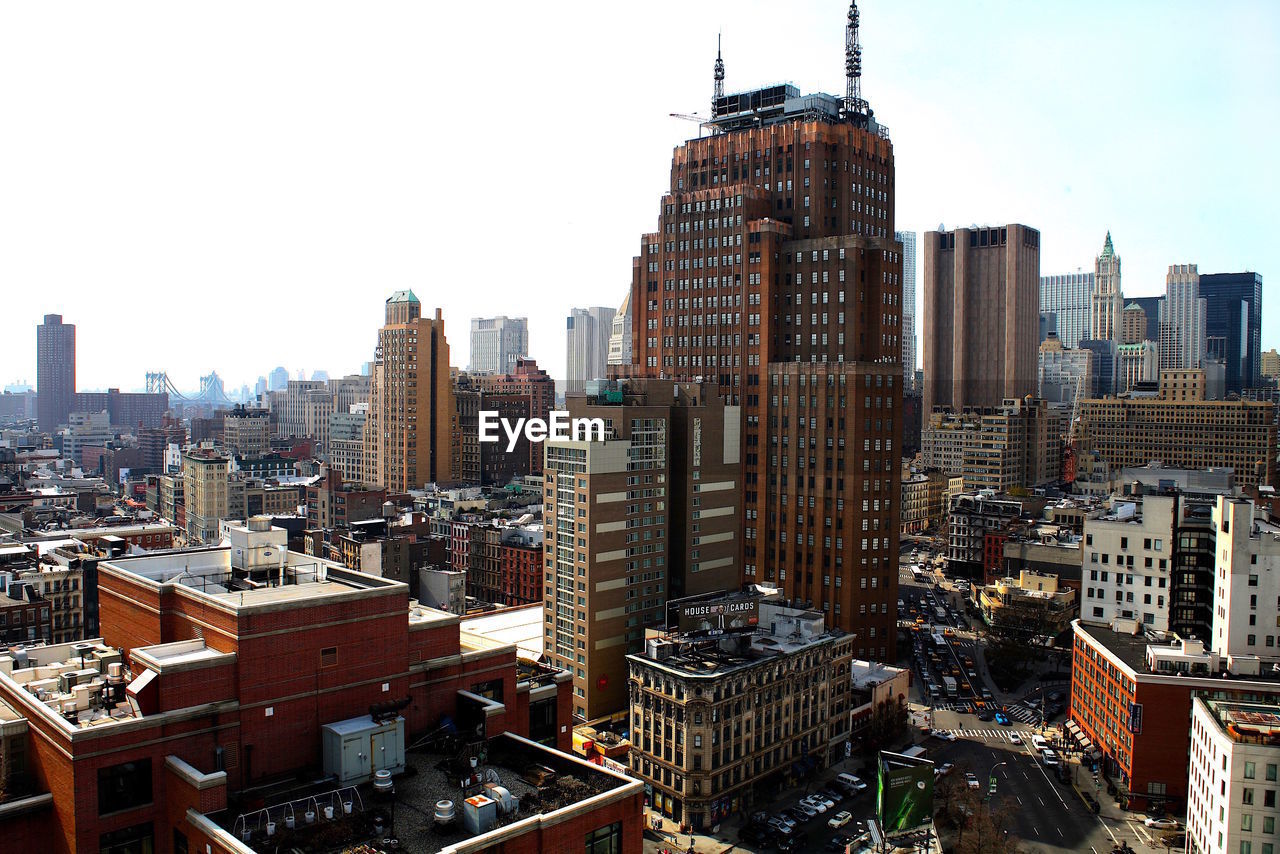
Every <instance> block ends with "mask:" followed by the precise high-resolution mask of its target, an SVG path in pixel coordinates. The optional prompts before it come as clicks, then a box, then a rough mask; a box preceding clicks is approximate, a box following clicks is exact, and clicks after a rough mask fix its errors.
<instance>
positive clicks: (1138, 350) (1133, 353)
mask: <svg viewBox="0 0 1280 854" xmlns="http://www.w3.org/2000/svg"><path fill="white" fill-rule="evenodd" d="M1138 311H1139V312H1141V309H1138ZM1128 315H1129V310H1128V309H1125V316H1126V317H1128ZM1145 322H1146V320H1145V319H1144V320H1143V323H1145ZM1116 363H1117V364H1116V393H1117V394H1125V393H1126V392H1129V391H1133V390H1134V389H1136V388H1137V387H1138V386H1139V385H1146V384H1149V383H1154V382H1158V381H1159V378H1160V360H1159V356H1158V354H1157V353H1156V345H1155V342H1152V341H1137V342H1134V343H1132V344H1121V345H1120V346H1119V347H1117V348H1116Z"/></svg>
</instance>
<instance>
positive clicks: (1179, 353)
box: [1160, 264, 1206, 371]
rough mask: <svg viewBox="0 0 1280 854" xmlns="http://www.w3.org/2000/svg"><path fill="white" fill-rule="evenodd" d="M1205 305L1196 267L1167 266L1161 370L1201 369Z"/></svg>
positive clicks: (1163, 301) (1161, 315)
mask: <svg viewBox="0 0 1280 854" xmlns="http://www.w3.org/2000/svg"><path fill="white" fill-rule="evenodd" d="M1205 319H1206V318H1205V301H1204V299H1203V298H1202V297H1201V296H1200V272H1199V270H1198V269H1197V268H1196V265H1195V264H1170V265H1169V274H1168V276H1167V277H1166V279H1165V295H1164V299H1163V300H1162V301H1161V303H1160V370H1162V371H1168V370H1178V369H1187V368H1198V367H1200V363H1201V361H1203V359H1204V344H1205Z"/></svg>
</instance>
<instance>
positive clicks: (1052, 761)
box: [1040, 747, 1058, 765]
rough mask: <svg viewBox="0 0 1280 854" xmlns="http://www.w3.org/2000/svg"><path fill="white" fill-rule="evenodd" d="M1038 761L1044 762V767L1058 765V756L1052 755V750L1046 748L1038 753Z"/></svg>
mask: <svg viewBox="0 0 1280 854" xmlns="http://www.w3.org/2000/svg"><path fill="white" fill-rule="evenodd" d="M1040 759H1041V760H1042V761H1043V762H1044V764H1045V765H1057V764H1058V754H1056V753H1054V752H1053V751H1052V750H1050V749H1048V748H1047V747H1046V748H1045V749H1044V750H1042V751H1040Z"/></svg>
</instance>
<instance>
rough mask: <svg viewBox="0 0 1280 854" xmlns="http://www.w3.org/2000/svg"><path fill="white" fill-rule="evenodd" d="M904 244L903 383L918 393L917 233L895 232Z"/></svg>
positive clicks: (896, 236) (899, 240) (894, 234)
mask: <svg viewBox="0 0 1280 854" xmlns="http://www.w3.org/2000/svg"><path fill="white" fill-rule="evenodd" d="M893 236H894V237H895V238H897V240H898V242H899V243H901V244H902V336H901V337H902V381H903V383H904V388H905V389H906V390H907V391H916V392H918V391H919V389H918V388H916V387H915V379H916V361H917V360H916V327H917V326H918V325H919V324H918V323H917V312H916V233H915V232H914V231H895V232H894V233H893Z"/></svg>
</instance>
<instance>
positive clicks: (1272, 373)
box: [1258, 347, 1280, 380]
mask: <svg viewBox="0 0 1280 854" xmlns="http://www.w3.org/2000/svg"><path fill="white" fill-rule="evenodd" d="M1258 364H1259V366H1260V367H1259V372H1260V373H1261V374H1262V376H1264V377H1266V378H1267V379H1269V380H1275V379H1277V378H1280V353H1277V352H1276V348H1274V347H1272V348H1271V349H1270V350H1266V351H1264V352H1263V353H1262V354H1261V355H1260V357H1259V362H1258Z"/></svg>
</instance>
